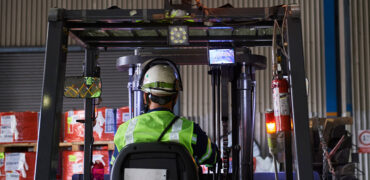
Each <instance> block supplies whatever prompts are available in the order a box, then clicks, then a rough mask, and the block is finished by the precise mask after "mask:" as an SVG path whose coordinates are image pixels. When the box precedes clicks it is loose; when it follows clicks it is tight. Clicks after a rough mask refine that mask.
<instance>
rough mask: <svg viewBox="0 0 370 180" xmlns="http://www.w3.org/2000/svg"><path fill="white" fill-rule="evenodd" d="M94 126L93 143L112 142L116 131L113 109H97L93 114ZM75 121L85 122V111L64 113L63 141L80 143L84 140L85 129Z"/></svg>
mask: <svg viewBox="0 0 370 180" xmlns="http://www.w3.org/2000/svg"><path fill="white" fill-rule="evenodd" d="M95 117H96V120H95V125H94V128H93V134H94V140H95V141H113V138H114V133H115V131H116V114H115V109H112V108H105V107H103V108H99V109H97V110H96V112H95ZM77 120H85V111H84V110H78V111H68V112H65V113H64V141H65V142H80V141H83V140H84V135H85V127H84V124H83V123H79V122H77Z"/></svg>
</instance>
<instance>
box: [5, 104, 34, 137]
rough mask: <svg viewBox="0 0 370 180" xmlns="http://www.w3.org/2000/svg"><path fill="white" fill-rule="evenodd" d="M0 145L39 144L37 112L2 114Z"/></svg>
mask: <svg viewBox="0 0 370 180" xmlns="http://www.w3.org/2000/svg"><path fill="white" fill-rule="evenodd" d="M0 128H1V129H0V143H14V142H15V143H22V142H37V135H38V113H37V112H29V111H28V112H2V113H0Z"/></svg>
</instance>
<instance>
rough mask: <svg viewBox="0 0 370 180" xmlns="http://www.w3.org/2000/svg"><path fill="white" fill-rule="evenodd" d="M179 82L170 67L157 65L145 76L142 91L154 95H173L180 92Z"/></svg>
mask: <svg viewBox="0 0 370 180" xmlns="http://www.w3.org/2000/svg"><path fill="white" fill-rule="evenodd" d="M179 89H180V87H179V82H178V80H177V79H176V76H175V73H174V71H173V69H172V67H170V66H169V65H162V64H160V65H155V66H152V67H150V68H149V70H148V71H146V73H145V75H144V80H143V85H142V86H141V90H142V91H144V92H146V93H151V94H153V95H165V96H166V95H171V94H175V93H177V92H178V91H179Z"/></svg>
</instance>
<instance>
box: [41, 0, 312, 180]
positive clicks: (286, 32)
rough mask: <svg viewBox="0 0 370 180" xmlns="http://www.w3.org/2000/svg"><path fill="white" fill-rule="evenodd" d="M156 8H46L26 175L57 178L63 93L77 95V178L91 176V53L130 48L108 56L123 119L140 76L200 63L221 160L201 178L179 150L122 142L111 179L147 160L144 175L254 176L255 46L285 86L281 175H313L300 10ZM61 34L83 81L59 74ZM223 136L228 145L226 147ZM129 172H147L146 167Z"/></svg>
mask: <svg viewBox="0 0 370 180" xmlns="http://www.w3.org/2000/svg"><path fill="white" fill-rule="evenodd" d="M164 4H165V8H164V9H131V10H129V9H120V8H118V7H115V6H114V7H111V8H108V9H105V10H66V9H60V8H53V9H50V11H49V16H48V35H47V45H46V54H45V65H44V67H45V69H44V78H43V91H42V93H43V96H42V105H41V112H40V124H39V140H38V151H37V160H36V171H35V179H56V173H57V166H58V158H59V152H58V151H59V150H58V149H59V139H60V138H59V136H60V129H61V126H60V125H61V121H62V114H63V112H62V109H63V108H62V107H63V96H67V97H74V98H83V99H84V109H85V120H84V121H83V123H84V126H85V139H84V174H83V179H84V180H90V179H91V166H92V151H93V149H92V147H93V144H94V140H93V121H94V119H95V108H94V106H95V100H96V98H99V97H100V95H101V93H102V91H101V80H100V69H99V67H98V64H97V58H98V54H99V51H104V50H107V49H108V48H109V49H122V50H134V51H135V53H134V55H131V56H122V57H117V58H118V59H117V69H119V70H121V71H127V72H128V74H129V84H128V92H129V109H130V118H133V117H135V116H138V115H140V114H142V113H143V108H144V107H143V104H142V92H141V91H140V79H142V78H141V77H142V76H143V74H145V69H147V68H148V66H150V65H153V64H155V63H171V62H173V63H175V64H176V65H209V66H210V71H209V74H210V76H211V79H212V97H213V101H214V103H213V117H214V119H213V122H214V123H213V125H214V126H213V127H212V128H213V132H214V134H213V135H212V136H213V141H214V142H215V143H216V144H217V145H218V146H219V147H220V146H221V144H223V153H222V154H221V157H222V161H220V162H218V163H217V166H216V167H215V168H213V169H212V170H211V173H208V174H201V173H199V169H198V167H197V166H196V165H195V164H194V161H193V160H192V157H191V156H189V153H187V152H186V151H184V148H183V147H179V146H178V144H175V143H168V144H158V143H157V144H155V143H154V144H130V145H129V146H128V147H127V148H124V149H125V151H126V152H120V155H119V156H118V158H117V160H116V162H115V164H114V165H113V168H112V172H111V177H110V179H124V178H127V177H130V174H129V172H130V171H131V170H130V168H131V169H135V168H136V169H140V168H141V167H139V166H140V165H142V164H144V163H146V162H149V163H147V164H153V166H152V167H150V168H149V169H152V170H155V171H153V172H154V174H157V176H158V177H159V179H233V180H239V179H243V180H244V179H254V178H255V176H254V173H253V140H254V138H253V136H254V121H255V104H256V96H255V94H256V93H255V90H256V86H258V84H256V81H255V76H256V73H255V72H256V71H259V70H265V69H266V61H267V60H266V57H264V56H260V55H255V54H253V53H252V51H251V50H250V47H258V46H271V47H272V57H273V63H274V64H273V65H274V66H273V67H274V68H273V69H272V71H273V72H276V77H285V78H286V80H287V81H288V83H289V91H288V92H287V93H289V94H288V95H289V98H288V100H289V106H291V112H290V113H289V114H290V115H291V119H292V126H291V127H292V128H291V129H289V130H288V131H286V132H285V134H286V136H285V137H286V139H285V140H286V141H285V147H286V148H285V156H284V158H285V162H284V169H285V175H286V179H293V174H295V176H296V177H297V179H300V180H306V179H307V180H312V179H314V176H313V170H312V156H311V145H310V143H307V142H309V141H310V137H309V121H308V106H307V93H306V83H305V69H304V58H303V45H302V30H301V20H300V8H299V6H296V5H282V6H275V7H265V8H233V7H232V6H231V5H225V6H222V7H220V8H207V7H205V6H204V5H203V4H202V3H201V2H200V1H199V0H196V5H195V6H196V7H195V8H194V6H193V5H192V3H191V1H189V0H182V1H174V0H165V3H164ZM277 27H279V28H277ZM277 29H279V30H277ZM69 36H71V37H72V38H73V39H74V40H76V41H77V42H78V43H79V44H80V45H81V46H82V47H83V48H85V61H84V75H83V77H65V73H66V56H67V53H68V48H67V47H68V37H69ZM145 51H153V52H155V51H157V52H160V53H152V54H148V53H143V52H145ZM275 58H276V59H275ZM168 60H170V61H168ZM275 65H276V66H275ZM274 74H275V73H274ZM229 86H231V91H229V90H228V89H229V88H228V87H229ZM81 87H82V88H81ZM80 91H83V92H80ZM229 94H231V98H230V99H231V103H229V97H228V96H229ZM229 104H232V107H231V108H229ZM229 109H231V112H229ZM230 114H231V116H230ZM228 122H231V127H229V125H228V124H229V123H228ZM289 122H290V119H289ZM289 125H290V123H289ZM221 126H222V132H221ZM229 132H231V134H232V142H231V143H232V145H231V147H228V146H227V144H228V139H227V135H226V134H228V133H229ZM292 148H293V149H294V153H292ZM169 149H170V150H169ZM135 153H136V154H137V156H134V155H133V154H135ZM140 153H141V155H143V154H144V155H143V156H145V157H148V154H151V155H153V156H156V157H158V156H160V157H163V158H165V159H166V158H167V159H166V161H167V160H168V161H171V163H174V164H177V165H176V166H175V169H173V167H170V168H169V169H166V168H163V167H162V168H161V167H156V164H158V163H153V162H154V160H153V159H148V160H145V159H144V160H143V159H142V157H143V156H141V155H140ZM173 154H176V155H175V157H176V158H175V160H174V158H173ZM138 156H140V158H137V159H135V158H134V157H138ZM171 157H172V158H171ZM229 157H232V167H231V168H230V167H229ZM119 159H120V160H119ZM293 162H294V163H293ZM179 164H180V165H179ZM181 164H183V165H181ZM146 168H148V167H146ZM176 168H177V169H176ZM144 169H145V168H144ZM156 169H157V170H156ZM163 169H164V170H165V171H163ZM142 170H143V169H142ZM161 170H162V171H161ZM293 171H295V173H293ZM132 172H133V173H135V172H136V173H137V172H142V173H144V172H145V173H148V174H151V173H150V171H147V170H143V171H134V170H133V171H132ZM174 172H177V176H176V177H174V176H173V173H174ZM158 174H159V175H158ZM161 174H162V176H161ZM160 176H161V177H160ZM256 179H258V178H257V177H256Z"/></svg>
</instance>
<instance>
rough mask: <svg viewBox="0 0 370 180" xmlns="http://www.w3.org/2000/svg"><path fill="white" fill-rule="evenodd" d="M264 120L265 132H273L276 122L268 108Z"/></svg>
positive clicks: (272, 112) (274, 131)
mask: <svg viewBox="0 0 370 180" xmlns="http://www.w3.org/2000/svg"><path fill="white" fill-rule="evenodd" d="M265 121H266V132H267V134H275V133H276V122H275V116H274V111H273V110H271V109H268V110H267V111H266V113H265Z"/></svg>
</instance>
